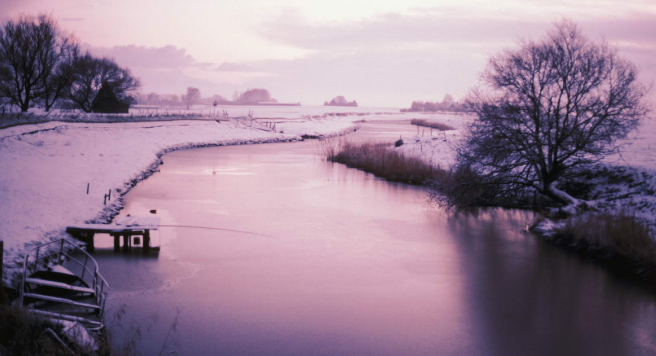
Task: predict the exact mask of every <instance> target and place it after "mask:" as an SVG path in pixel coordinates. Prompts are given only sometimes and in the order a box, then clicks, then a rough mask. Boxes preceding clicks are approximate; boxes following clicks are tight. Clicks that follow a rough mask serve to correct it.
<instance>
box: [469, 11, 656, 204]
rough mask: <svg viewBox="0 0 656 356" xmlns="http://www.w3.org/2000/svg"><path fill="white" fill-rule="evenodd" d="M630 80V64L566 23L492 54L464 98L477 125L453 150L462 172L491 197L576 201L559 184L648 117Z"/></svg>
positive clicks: (642, 93)
mask: <svg viewBox="0 0 656 356" xmlns="http://www.w3.org/2000/svg"><path fill="white" fill-rule="evenodd" d="M636 75H637V73H636V68H635V66H634V65H633V64H631V63H629V62H627V61H625V60H623V59H621V58H619V57H618V56H617V53H616V51H615V50H613V49H609V48H608V46H607V44H606V43H605V42H604V41H600V42H593V41H590V40H588V39H587V38H586V37H584V36H583V35H582V34H581V31H580V29H579V28H578V27H577V26H576V24H574V23H573V22H571V21H568V20H562V21H561V22H558V23H556V24H555V28H554V29H552V31H550V32H549V33H548V35H547V36H546V37H545V38H543V39H542V40H539V41H533V40H531V41H523V42H521V43H520V45H519V48H517V49H511V50H506V51H504V52H502V53H500V54H499V55H496V56H493V57H491V58H490V59H489V63H488V66H487V70H486V72H485V73H484V74H483V76H482V84H483V88H482V89H481V90H477V91H475V92H473V93H470V98H469V105H471V108H472V109H473V111H474V112H475V113H476V114H477V115H478V120H476V121H475V122H474V123H473V124H472V126H471V128H470V132H469V134H468V136H467V138H466V144H465V145H463V147H462V148H461V149H460V150H459V163H460V165H461V167H467V169H471V170H473V171H474V172H476V173H477V174H478V175H479V177H481V178H482V180H481V181H480V183H481V184H485V185H488V187H489V188H491V189H492V191H494V192H496V193H502V194H503V193H508V192H511V191H513V190H516V189H525V188H532V189H535V190H537V191H538V192H540V193H542V194H544V195H546V196H548V197H549V198H551V199H553V200H554V201H556V202H558V203H561V204H575V205H576V204H578V203H579V202H578V201H577V200H576V199H575V198H573V197H572V196H571V195H569V194H567V193H566V192H564V191H562V190H559V189H558V188H557V182H558V179H560V178H562V177H563V176H564V175H565V174H567V173H568V172H570V171H571V170H572V169H574V168H576V167H578V166H581V165H586V164H590V163H594V162H597V161H599V160H600V159H601V158H603V157H604V156H606V155H609V154H611V153H614V152H618V150H619V149H620V147H621V145H620V144H619V143H618V140H619V139H624V138H626V137H627V135H628V134H629V132H630V131H631V130H633V129H635V128H636V127H637V125H638V123H639V120H640V119H641V118H643V117H644V116H645V115H646V114H647V112H648V110H647V106H646V104H645V102H644V100H643V99H644V96H645V94H646V92H647V89H646V88H645V87H644V86H642V85H640V84H639V83H638V82H637V81H636ZM477 188H480V186H479V187H477Z"/></svg>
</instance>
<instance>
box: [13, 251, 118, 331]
mask: <svg viewBox="0 0 656 356" xmlns="http://www.w3.org/2000/svg"><path fill="white" fill-rule="evenodd" d="M108 288H109V285H108V284H107V281H105V279H104V278H103V277H102V276H101V275H100V273H99V272H98V263H96V260H94V259H93V257H91V255H89V254H88V253H87V252H86V251H84V250H83V249H81V248H80V247H78V246H77V245H76V244H74V243H72V242H69V241H66V240H65V239H61V240H56V241H52V242H49V243H46V244H43V245H39V246H37V247H35V248H34V249H32V250H31V251H30V252H28V253H27V255H26V256H25V263H24V266H23V275H22V278H21V285H20V291H19V292H20V303H21V304H22V305H25V306H26V307H27V308H28V309H29V310H30V312H32V313H35V314H39V315H42V316H44V317H47V318H50V319H53V320H55V321H58V322H62V323H63V322H68V323H70V322H73V323H78V324H80V325H82V326H84V327H85V328H86V329H87V330H89V331H99V330H101V329H102V328H103V326H104V321H103V315H104V310H105V301H106V299H107V289H108Z"/></svg>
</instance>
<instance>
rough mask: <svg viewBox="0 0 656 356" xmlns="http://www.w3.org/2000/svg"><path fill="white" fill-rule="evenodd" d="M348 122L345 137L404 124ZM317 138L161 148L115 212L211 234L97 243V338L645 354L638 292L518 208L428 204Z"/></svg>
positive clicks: (645, 295) (244, 349)
mask: <svg viewBox="0 0 656 356" xmlns="http://www.w3.org/2000/svg"><path fill="white" fill-rule="evenodd" d="M362 126H363V127H362V129H361V130H359V131H358V133H356V134H353V136H352V138H353V139H379V140H385V141H392V140H394V139H397V138H398V137H399V135H402V136H403V137H408V136H410V135H411V134H412V133H413V132H414V131H415V128H414V127H412V126H410V125H409V124H407V123H384V124H383V123H377V124H376V123H366V124H363V125H362ZM320 151H321V147H320V145H319V143H318V142H317V141H314V140H309V141H305V142H298V143H283V144H265V145H249V146H231V147H216V148H202V149H192V150H184V151H178V152H173V153H169V154H167V155H166V156H164V165H162V166H161V172H159V173H156V174H154V175H153V176H152V177H150V178H148V179H147V180H146V181H144V182H142V183H139V185H137V186H136V187H135V188H134V189H133V190H132V191H131V192H130V193H128V194H127V195H126V196H125V203H126V208H125V210H124V211H123V212H122V215H125V214H128V213H129V214H132V215H146V214H148V211H149V210H151V209H156V210H157V215H158V216H160V217H161V218H162V224H164V225H176V226H195V227H206V228H219V229H224V230H217V229H201V228H188V227H162V228H161V229H160V230H159V231H158V232H155V233H154V242H155V243H159V244H161V250H160V251H159V252H152V253H151V254H150V255H148V256H143V255H142V254H141V253H140V251H138V250H137V251H134V252H133V253H127V254H126V253H114V252H113V251H112V250H111V240H110V239H109V238H100V239H99V241H98V246H101V248H98V249H97V252H96V257H97V258H98V261H99V264H100V266H101V267H100V268H101V271H102V272H103V274H104V275H105V276H106V278H107V280H108V282H109V284H110V286H111V289H110V298H109V302H108V310H107V315H108V319H109V320H110V321H109V324H110V330H111V332H112V335H113V336H112V337H113V339H114V340H115V341H114V342H115V345H119V344H121V343H123V342H125V341H126V339H127V338H129V337H132V338H135V339H136V338H138V337H137V335H138V334H137V333H136V332H135V330H137V329H138V330H140V331H141V333H142V335H143V336H142V337H141V340H140V342H138V346H137V347H136V348H137V350H138V351H140V352H142V353H143V354H145V355H150V354H157V353H159V352H160V351H161V350H176V351H177V352H178V354H180V355H648V354H656V298H655V296H654V294H652V293H651V292H648V291H645V290H643V289H641V288H640V287H638V286H635V285H632V284H630V283H624V282H622V280H621V279H618V278H616V277H613V276H612V275H611V274H609V273H607V272H606V271H605V270H603V269H601V268H599V267H597V266H595V265H593V264H589V263H585V262H583V261H581V259H580V258H579V257H577V256H574V255H572V254H570V253H567V252H564V251H563V250H562V249H560V248H557V247H554V246H551V245H549V244H546V243H544V242H542V241H541V240H540V239H538V238H536V237H535V236H532V235H530V234H527V233H524V232H522V231H523V229H524V227H525V226H526V224H527V223H530V222H531V220H532V215H531V214H530V213H527V212H520V211H505V210H501V209H494V210H489V211H487V212H483V213H479V214H478V215H476V216H472V215H462V214H453V213H446V212H444V211H442V210H440V209H437V208H435V207H433V206H431V205H430V204H427V201H426V192H425V191H424V190H423V189H422V188H417V187H412V186H407V185H403V184H396V183H388V182H385V181H383V180H381V179H378V178H375V177H373V176H372V175H370V174H366V173H363V172H361V171H358V170H355V169H349V168H346V167H344V166H342V165H340V164H333V163H329V162H325V161H323V160H322V158H321V154H320ZM103 245H104V246H105V247H106V248H102V246H103ZM116 315H120V316H121V319H122V321H121V323H120V324H121V327H117V326H116V325H118V322H117V321H116V320H117V319H116V318H117V317H116ZM167 335H169V336H168V337H167ZM172 341H177V344H174V343H172ZM116 347H118V346H116Z"/></svg>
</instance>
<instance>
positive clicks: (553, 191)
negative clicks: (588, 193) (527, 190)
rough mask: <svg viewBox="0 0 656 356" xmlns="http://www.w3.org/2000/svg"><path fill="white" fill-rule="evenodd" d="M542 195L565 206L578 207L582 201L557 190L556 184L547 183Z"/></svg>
mask: <svg viewBox="0 0 656 356" xmlns="http://www.w3.org/2000/svg"><path fill="white" fill-rule="evenodd" d="M540 193H542V194H544V195H546V196H548V197H549V198H551V199H553V200H555V201H557V202H559V203H561V204H563V205H573V206H575V207H578V206H579V205H581V201H580V200H578V199H576V198H574V197H573V196H571V195H569V194H567V193H566V192H564V191H562V190H560V189H558V188H556V182H551V183H545V184H544V188H543V189H542V190H541V191H540Z"/></svg>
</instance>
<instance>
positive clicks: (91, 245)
mask: <svg viewBox="0 0 656 356" xmlns="http://www.w3.org/2000/svg"><path fill="white" fill-rule="evenodd" d="M94 235H95V233H94V232H93V231H89V232H87V252H90V253H94V252H96V242H95V241H94V238H93V237H94Z"/></svg>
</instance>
